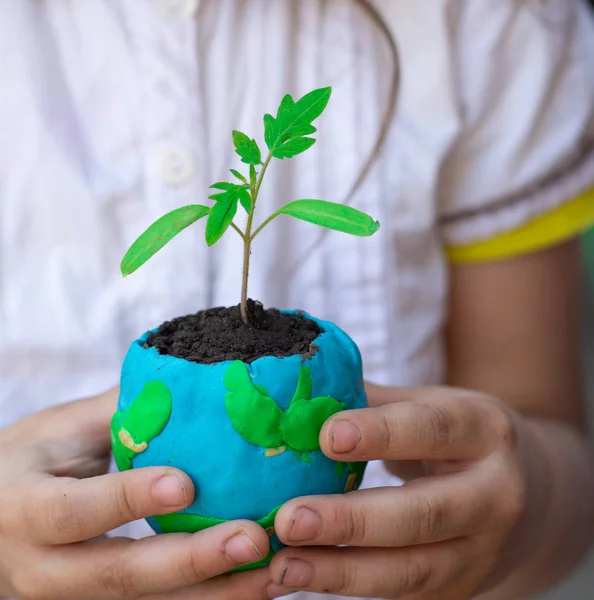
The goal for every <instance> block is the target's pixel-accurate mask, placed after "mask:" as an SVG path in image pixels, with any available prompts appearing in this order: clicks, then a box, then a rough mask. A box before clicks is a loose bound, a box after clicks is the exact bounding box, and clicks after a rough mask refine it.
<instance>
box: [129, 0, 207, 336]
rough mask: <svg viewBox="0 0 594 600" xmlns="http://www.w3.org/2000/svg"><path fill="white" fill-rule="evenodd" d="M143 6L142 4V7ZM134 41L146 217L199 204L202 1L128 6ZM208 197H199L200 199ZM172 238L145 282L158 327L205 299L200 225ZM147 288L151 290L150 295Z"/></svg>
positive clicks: (158, 0)
mask: <svg viewBox="0 0 594 600" xmlns="http://www.w3.org/2000/svg"><path fill="white" fill-rule="evenodd" d="M139 4H143V6H142V7H141V6H139ZM127 9H128V10H129V15H128V16H129V23H130V31H131V38H132V42H131V43H132V44H133V45H134V46H135V48H134V50H135V53H136V55H137V57H138V67H139V72H140V78H141V88H142V89H141V93H142V98H143V108H142V110H143V111H144V115H143V119H142V122H143V130H142V142H141V144H142V150H141V151H142V153H143V160H144V173H143V178H144V198H143V199H142V203H143V205H144V207H145V209H146V215H145V216H146V217H150V218H148V219H147V221H148V222H153V221H154V220H156V219H158V218H159V217H161V216H162V215H163V214H165V213H167V212H169V211H171V210H173V209H176V208H179V207H181V206H185V205H187V204H196V203H202V202H203V200H202V197H201V196H200V190H204V189H206V186H205V185H204V181H203V179H204V171H203V170H202V169H199V168H198V165H201V164H204V162H205V156H203V154H204V148H203V147H201V145H200V144H199V140H200V139H201V138H202V137H203V136H202V135H201V134H202V132H201V129H202V118H203V115H202V107H201V105H200V101H199V99H200V95H199V93H198V77H197V65H198V63H199V58H200V57H199V44H197V40H196V35H197V19H198V13H199V9H200V0H153V1H152V2H151V4H150V10H147V7H146V5H145V4H144V3H138V4H136V3H132V2H130V3H127ZM205 195H206V194H202V196H205ZM199 227H200V225H199V226H194V227H192V228H191V230H190V231H188V232H184V233H183V234H182V235H180V236H179V237H177V238H176V239H175V240H174V242H173V244H172V246H171V247H170V248H166V249H165V250H164V252H169V253H170V257H173V258H171V260H167V259H162V258H160V259H159V260H156V261H155V262H154V264H151V267H150V276H149V277H147V279H146V286H147V287H148V288H149V289H146V288H145V290H143V291H144V292H147V293H146V295H145V296H144V297H143V296H141V297H140V298H138V299H137V300H138V301H139V302H141V303H142V302H149V303H150V306H146V307H143V308H144V309H145V310H142V311H139V312H140V313H142V314H143V318H146V316H147V315H148V317H149V318H150V320H151V322H153V323H154V325H158V324H159V322H161V321H162V320H163V319H165V318H172V317H175V316H178V315H179V314H183V313H184V312H193V311H196V310H198V309H199V308H202V307H204V306H205V305H206V304H207V302H208V289H207V285H206V283H207V282H206V281H205V280H204V278H203V277H201V274H203V273H207V272H208V255H207V253H206V252H205V248H204V241H203V239H202V236H201V232H200V230H199ZM149 291H150V293H148V292H149Z"/></svg>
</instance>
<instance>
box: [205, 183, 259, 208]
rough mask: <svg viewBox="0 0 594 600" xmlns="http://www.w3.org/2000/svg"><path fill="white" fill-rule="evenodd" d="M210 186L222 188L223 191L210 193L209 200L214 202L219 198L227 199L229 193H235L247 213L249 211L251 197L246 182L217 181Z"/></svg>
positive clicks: (219, 199)
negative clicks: (241, 183)
mask: <svg viewBox="0 0 594 600" xmlns="http://www.w3.org/2000/svg"><path fill="white" fill-rule="evenodd" d="M210 187H211V188H215V189H218V190H224V191H223V192H219V193H217V194H211V195H210V196H209V198H210V199H211V200H215V201H216V202H219V201H221V200H223V201H227V200H228V199H229V196H230V195H237V198H238V200H239V202H240V204H241V206H243V208H244V209H245V211H246V212H247V213H248V214H249V213H250V210H251V209H252V198H251V196H250V192H249V189H248V184H247V183H244V184H243V185H238V184H237V183H227V182H225V181H219V182H218V183H213V184H212V185H211V186H210Z"/></svg>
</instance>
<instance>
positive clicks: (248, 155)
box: [233, 130, 262, 165]
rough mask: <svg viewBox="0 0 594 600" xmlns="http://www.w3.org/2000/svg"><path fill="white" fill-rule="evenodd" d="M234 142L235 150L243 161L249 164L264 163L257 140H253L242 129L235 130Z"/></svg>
mask: <svg viewBox="0 0 594 600" xmlns="http://www.w3.org/2000/svg"><path fill="white" fill-rule="evenodd" d="M233 144H234V145H235V152H237V154H239V156H240V158H241V160H242V162H244V163H247V164H248V165H259V164H261V163H262V154H261V153H260V148H259V147H258V144H257V143H256V140H251V139H250V138H249V137H248V136H247V135H246V134H245V133H241V131H236V130H235V131H233Z"/></svg>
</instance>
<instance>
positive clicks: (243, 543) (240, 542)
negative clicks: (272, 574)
mask: <svg viewBox="0 0 594 600" xmlns="http://www.w3.org/2000/svg"><path fill="white" fill-rule="evenodd" d="M225 554H226V555H227V558H229V560H231V561H232V562H234V563H236V564H238V565H246V564H249V563H253V562H257V561H259V560H262V559H263V558H264V557H263V556H262V555H261V554H260V551H259V550H258V547H257V546H256V544H254V542H253V541H252V540H251V539H250V538H249V537H248V536H247V535H246V534H245V533H237V534H236V535H234V536H233V537H232V538H230V539H228V540H227V543H226V544H225Z"/></svg>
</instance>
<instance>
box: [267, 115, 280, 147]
mask: <svg viewBox="0 0 594 600" xmlns="http://www.w3.org/2000/svg"><path fill="white" fill-rule="evenodd" d="M276 139H277V135H276V120H275V118H274V117H273V116H272V115H269V114H266V115H264V141H265V142H266V145H267V146H268V149H269V150H272V149H273V148H274V144H275V141H276Z"/></svg>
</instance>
